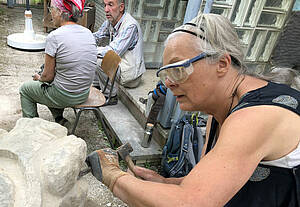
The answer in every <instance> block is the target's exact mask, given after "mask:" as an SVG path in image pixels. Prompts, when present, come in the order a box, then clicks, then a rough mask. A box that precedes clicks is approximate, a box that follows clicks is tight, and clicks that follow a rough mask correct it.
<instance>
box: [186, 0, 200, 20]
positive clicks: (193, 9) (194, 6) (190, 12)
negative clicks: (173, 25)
mask: <svg viewBox="0 0 300 207" xmlns="http://www.w3.org/2000/svg"><path fill="white" fill-rule="evenodd" d="M201 3H202V0H189V1H188V4H187V7H186V10H185V16H184V20H183V23H186V22H188V21H191V20H192V19H193V18H194V17H196V16H197V14H198V12H199V9H200V5H201Z"/></svg>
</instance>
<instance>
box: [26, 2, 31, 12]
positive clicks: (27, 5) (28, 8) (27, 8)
mask: <svg viewBox="0 0 300 207" xmlns="http://www.w3.org/2000/svg"><path fill="white" fill-rule="evenodd" d="M26 10H27V11H29V10H30V7H29V0H26Z"/></svg>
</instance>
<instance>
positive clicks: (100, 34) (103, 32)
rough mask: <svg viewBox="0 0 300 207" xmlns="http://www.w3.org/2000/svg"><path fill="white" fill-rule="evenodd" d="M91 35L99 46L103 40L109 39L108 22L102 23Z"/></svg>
mask: <svg viewBox="0 0 300 207" xmlns="http://www.w3.org/2000/svg"><path fill="white" fill-rule="evenodd" d="M93 35H94V38H95V40H96V44H97V45H99V44H100V42H101V41H102V40H103V39H105V38H109V22H108V21H105V22H103V24H102V25H101V27H100V28H99V30H98V31H97V32H94V33H93Z"/></svg>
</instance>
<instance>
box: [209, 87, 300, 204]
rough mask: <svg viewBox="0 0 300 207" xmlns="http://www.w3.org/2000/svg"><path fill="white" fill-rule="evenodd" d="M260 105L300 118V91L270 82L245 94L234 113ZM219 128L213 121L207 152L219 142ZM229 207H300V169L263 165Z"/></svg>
mask: <svg viewBox="0 0 300 207" xmlns="http://www.w3.org/2000/svg"><path fill="white" fill-rule="evenodd" d="M258 105H275V106H279V107H283V108H286V109H288V110H290V111H293V112H295V113H297V114H298V115H300V92H299V91H297V90H294V89H292V88H290V87H288V86H287V85H284V84H276V83H272V82H269V83H268V84H267V85H266V86H264V87H262V88H259V89H256V90H253V91H250V92H248V93H246V94H245V95H243V97H242V98H241V99H240V101H239V103H238V105H237V106H235V107H234V108H233V109H232V111H231V112H230V113H233V112H235V111H237V110H239V109H242V108H246V107H251V106H258ZM218 125H219V124H218V122H217V121H216V119H214V118H213V119H212V123H211V130H210V133H209V139H208V144H207V149H206V153H208V152H209V151H210V150H211V149H212V147H213V145H214V143H215V142H216V139H217V137H216V131H217V128H218ZM299 127H300V126H299ZM299 136H300V135H299ZM299 159H300V157H299ZM225 206H226V207H300V166H297V167H294V168H292V169H288V168H282V167H275V166H267V165H262V164H259V165H258V166H257V168H256V170H255V171H254V173H253V175H252V176H251V177H250V179H249V180H248V182H247V183H246V184H245V185H244V186H243V187H242V189H241V190H240V191H239V192H238V193H237V194H236V195H235V196H234V197H233V198H232V199H231V200H230V201H229V202H228V203H227V204H226V205H225Z"/></svg>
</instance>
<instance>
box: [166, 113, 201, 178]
mask: <svg viewBox="0 0 300 207" xmlns="http://www.w3.org/2000/svg"><path fill="white" fill-rule="evenodd" d="M205 125H206V121H205V119H204V118H202V117H199V116H198V114H185V115H183V116H182V117H181V118H180V119H179V120H178V121H177V122H176V123H175V125H174V126H172V128H171V130H170V134H169V137H168V140H167V142H166V144H165V146H164V147H163V153H162V162H161V167H162V170H161V175H162V176H164V177H183V176H186V175H187V174H188V173H189V172H190V171H191V170H192V169H193V167H194V166H195V165H196V164H197V163H198V162H199V160H200V156H201V151H202V148H203V144H204V136H203V134H202V131H201V127H204V126H205Z"/></svg>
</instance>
